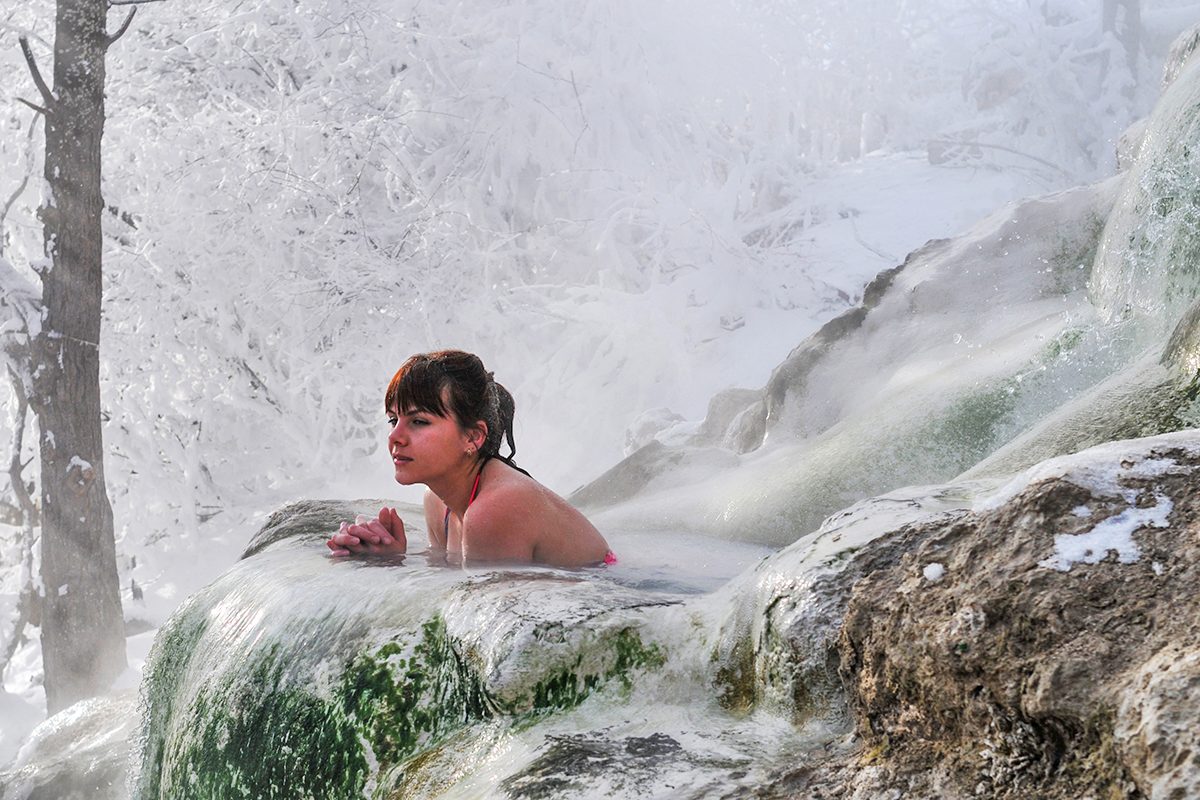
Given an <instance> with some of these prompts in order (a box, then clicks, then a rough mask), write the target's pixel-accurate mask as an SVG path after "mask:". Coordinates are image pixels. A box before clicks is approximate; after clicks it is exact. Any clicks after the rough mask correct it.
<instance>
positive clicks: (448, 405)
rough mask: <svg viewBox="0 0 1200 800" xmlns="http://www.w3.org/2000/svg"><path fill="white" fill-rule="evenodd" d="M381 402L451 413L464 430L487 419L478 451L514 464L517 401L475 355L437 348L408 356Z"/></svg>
mask: <svg viewBox="0 0 1200 800" xmlns="http://www.w3.org/2000/svg"><path fill="white" fill-rule="evenodd" d="M383 407H384V410H385V411H391V410H392V409H395V410H396V411H398V412H400V413H404V412H407V411H423V412H425V413H427V414H437V415H438V416H439V417H446V418H447V419H453V420H454V421H455V422H457V423H458V426H459V427H460V428H462V429H463V430H466V429H468V428H471V427H473V426H474V425H475V424H476V423H478V422H482V423H484V424H485V425H487V439H485V440H484V443H483V446H482V447H480V448H479V457H480V458H482V459H488V458H499V459H501V460H502V461H506V462H508V463H509V464H511V465H512V466H514V467H515V466H516V465H515V464H513V463H512V458H513V456H515V455H516V454H517V445H516V443H515V442H513V431H512V426H513V415H514V414H515V413H516V403H515V402H514V401H513V397H512V395H511V394H509V393H508V390H507V389H505V388H504V387H503V386H501V385H500V384H498V383H496V382H495V381H494V380H492V373H490V372H488V371H487V370H486V369H484V367H483V362H482V361H481V360H480V359H479V356H477V355H474V354H472V353H464V352H463V351H461V350H441V351H439V352H436V353H420V354H418V355H415V356H412V357H411V358H409V359H408V361H405V362H404V366H402V367H400V370H399V371H398V372H397V373H396V375H395V377H394V378H392V382H391V383H390V384H388V388H387V394H385V395H384V399H383ZM506 439H507V441H508V455H507V456H502V455H500V445H501V444H502V443H503V442H504V441H505V440H506ZM522 472H524V470H522Z"/></svg>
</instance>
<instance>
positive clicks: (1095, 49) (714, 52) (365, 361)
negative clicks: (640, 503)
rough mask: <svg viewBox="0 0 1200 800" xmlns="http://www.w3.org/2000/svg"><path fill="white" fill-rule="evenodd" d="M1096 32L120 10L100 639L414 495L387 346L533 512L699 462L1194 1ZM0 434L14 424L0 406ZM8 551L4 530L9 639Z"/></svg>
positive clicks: (549, 8)
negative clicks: (650, 444) (736, 416)
mask: <svg viewBox="0 0 1200 800" xmlns="http://www.w3.org/2000/svg"><path fill="white" fill-rule="evenodd" d="M1120 8H1122V9H1123V8H1124V7H1123V6H1122V7H1120ZM1102 12H1103V4H1102V3H1101V2H1100V0H1093V1H1092V2H1082V1H1081V2H1070V1H1069V0H1064V1H1061V2H1045V3H1040V2H1039V3H1027V2H986V1H985V0H980V2H949V1H948V0H947V1H946V2H940V1H938V0H925V1H924V2H917V3H905V2H892V1H891V0H880V1H878V2H876V1H875V0H869V1H868V2H861V3H856V4H854V6H853V8H851V7H850V6H849V5H847V4H846V3H844V2H834V1H833V0H828V1H824V0H823V1H822V2H813V3H805V4H800V3H785V2H769V1H766V0H764V1H763V2H736V3H735V2H721V1H720V0H690V1H689V2H686V3H685V2H675V1H673V0H665V1H664V2H660V3H655V4H646V3H638V2H633V0H578V1H575V0H572V1H571V2H561V0H559V1H558V2H545V1H544V0H536V1H534V2H524V3H513V4H505V5H501V4H494V3H487V2H474V1H471V2H466V3H461V4H453V5H441V4H427V3H420V2H389V1H388V0H361V1H358V2H355V1H353V0H321V1H319V2H303V3H294V2H289V1H287V0H247V1H245V2H235V3H215V2H196V3H164V4H156V5H152V6H147V7H145V8H143V9H142V11H141V12H140V13H139V15H138V17H137V20H136V23H135V24H134V27H133V28H132V29H131V30H130V32H129V33H128V35H127V36H125V37H124V38H123V39H122V41H121V42H120V44H119V45H118V46H116V47H114V48H113V49H112V51H111V52H110V55H109V64H108V119H107V122H106V127H105V138H104V148H105V150H104V153H105V159H106V161H105V187H104V193H105V198H106V203H107V204H108V205H109V207H110V211H111V212H112V213H111V214H109V215H108V216H107V217H106V220H105V224H106V233H107V249H106V252H105V272H106V281H107V283H106V296H105V303H106V305H105V319H104V329H103V334H102V341H101V358H102V375H101V382H102V392H103V406H104V408H103V413H104V418H105V442H106V473H107V476H108V484H109V491H110V495H111V499H112V501H113V505H114V512H115V516H116V527H117V538H118V542H117V547H118V558H119V563H120V566H121V580H122V591H123V599H124V600H125V601H126V616H127V618H128V619H138V620H143V621H144V622H145V623H146V624H147V625H150V626H154V625H157V624H161V622H162V621H163V620H165V618H166V616H167V615H168V614H169V613H170V612H171V610H172V609H173V608H174V607H175V606H176V605H177V604H178V603H179V602H180V601H181V600H182V599H183V598H184V597H186V596H187V595H188V594H189V593H190V592H191V591H193V590H194V589H196V588H198V587H199V586H201V585H203V584H204V583H206V582H207V581H208V580H209V579H211V578H212V577H213V576H214V575H215V574H216V573H217V572H219V571H220V570H221V569H223V568H224V567H225V566H227V565H228V564H230V563H232V562H233V561H234V560H235V559H236V557H237V555H238V553H239V552H240V550H241V545H242V544H243V543H244V541H245V539H246V537H247V536H248V535H249V532H250V531H251V530H252V529H253V527H254V526H255V523H256V522H258V521H261V519H262V518H264V517H265V515H267V514H269V513H270V512H271V511H272V510H274V509H275V508H277V507H278V506H280V505H282V504H283V503H285V502H288V501H290V500H294V499H297V498H304V497H340V498H357V497H391V498H396V499H400V500H412V499H415V496H416V495H414V494H413V493H411V492H410V493H408V494H406V493H405V490H402V489H400V488H399V487H396V486H395V485H394V484H392V483H391V482H390V470H388V469H387V462H386V460H385V454H384V453H383V451H382V449H381V444H382V443H383V439H384V436H385V435H386V427H385V420H384V415H383V409H382V394H383V388H384V386H385V385H386V382H387V380H388V379H389V378H390V377H391V375H392V373H393V372H394V371H395V369H396V368H397V367H398V366H399V364H400V363H401V362H402V361H403V359H404V358H406V357H407V356H408V355H410V354H412V353H414V352H421V351H427V350H431V349H438V348H450V347H453V348H460V349H466V350H471V351H473V352H476V353H478V354H479V355H480V356H481V357H482V358H483V360H484V362H485V364H487V365H488V368H489V369H491V370H494V371H495V376H496V379H497V380H498V381H499V382H501V383H503V384H504V385H505V386H507V387H508V388H509V389H510V390H511V391H512V392H513V394H514V395H515V397H516V401H517V430H516V434H517V445H518V454H517V460H518V462H519V463H521V464H522V465H523V466H525V467H526V468H528V469H530V471H531V472H533V474H534V475H535V476H537V477H538V478H539V479H541V480H542V481H543V482H545V483H547V485H549V486H551V487H552V488H554V489H556V490H558V491H560V492H563V493H566V492H569V491H571V490H572V489H574V488H576V487H577V486H579V485H581V484H584V483H586V482H588V481H590V480H592V479H593V478H595V477H596V476H598V475H599V474H601V473H602V472H604V471H605V470H606V469H608V468H609V467H611V466H612V465H613V464H614V463H615V462H617V461H618V460H619V459H620V458H621V457H622V456H624V455H625V454H627V453H628V452H630V451H631V450H632V449H635V448H636V447H637V446H639V445H640V444H644V443H645V442H646V441H648V440H649V439H650V438H653V437H655V436H658V437H661V438H663V439H666V440H669V439H670V438H671V437H672V436H680V435H684V434H686V433H688V432H690V431H692V430H694V429H695V427H696V426H698V425H699V423H700V422H701V420H702V419H703V418H704V414H705V410H706V406H707V403H708V400H709V398H710V397H711V396H712V395H714V394H715V393H717V392H718V391H721V390H724V389H728V388H731V387H746V388H757V387H760V386H762V385H763V384H764V383H765V382H766V380H767V378H768V376H769V374H770V371H771V369H772V367H773V366H774V365H775V364H777V363H779V361H781V360H782V359H783V358H784V357H785V356H786V355H787V353H788V352H789V351H790V350H791V349H792V348H793V347H794V346H795V345H796V344H798V343H799V342H800V341H801V340H802V339H803V338H804V337H805V336H806V335H808V334H809V333H811V332H812V331H813V330H815V329H816V328H817V327H818V326H819V325H820V324H821V323H823V322H825V321H826V320H828V319H830V318H832V317H833V316H835V315H837V314H838V313H840V312H842V311H844V310H845V309H847V308H849V307H851V306H853V305H854V304H856V303H857V302H858V301H859V300H860V299H861V294H862V289H863V287H864V286H865V285H866V283H867V282H868V281H869V280H870V279H871V278H872V277H874V275H875V274H876V273H878V272H879V271H880V270H882V269H887V268H889V267H893V266H895V265H896V264H898V263H900V262H901V261H903V259H904V257H905V255H906V254H907V253H908V252H909V251H911V250H912V249H915V248H916V247H918V246H920V245H922V244H923V243H924V242H925V241H927V240H928V239H930V238H936V237H946V236H952V235H954V234H956V233H959V232H960V231H962V230H964V229H966V228H967V227H969V226H970V225H971V224H972V223H973V222H974V221H975V220H977V219H978V218H980V217H982V216H983V215H985V214H986V213H988V212H990V211H993V210H994V209H996V208H998V207H1000V206H1002V205H1003V204H1004V203H1006V202H1008V201H1010V200H1013V199H1016V198H1019V197H1024V196H1029V195H1034V194H1043V193H1049V192H1053V191H1056V190H1060V189H1065V188H1067V187H1071V186H1076V185H1079V184H1084V183H1088V182H1091V181H1095V180H1098V179H1100V178H1103V177H1106V176H1109V175H1111V174H1113V173H1114V172H1115V171H1116V169H1117V162H1118V151H1119V144H1120V141H1119V140H1120V137H1121V134H1122V132H1123V131H1125V130H1126V129H1127V128H1128V127H1129V126H1130V125H1132V124H1134V123H1135V122H1136V121H1137V120H1139V119H1141V118H1142V117H1143V116H1144V115H1145V114H1146V113H1147V112H1148V111H1149V109H1150V108H1151V107H1152V105H1153V103H1154V102H1155V100H1156V99H1157V96H1158V84H1159V73H1160V71H1161V64H1162V61H1163V58H1164V56H1165V53H1166V48H1167V45H1168V44H1169V43H1170V41H1171V40H1172V39H1173V38H1174V37H1175V36H1176V35H1177V34H1178V33H1179V32H1180V31H1181V30H1183V29H1184V28H1186V27H1187V26H1189V25H1190V24H1192V23H1193V22H1195V20H1196V19H1197V18H1200V5H1197V4H1184V3H1173V2H1149V1H1148V0H1144V2H1143V3H1142V5H1141V18H1140V35H1139V36H1138V38H1137V41H1136V44H1137V50H1136V52H1133V53H1131V52H1128V51H1127V48H1126V45H1125V43H1123V41H1122V36H1124V35H1125V33H1126V32H1127V30H1128V25H1127V24H1126V23H1128V20H1124V19H1123V18H1121V25H1118V27H1117V29H1116V30H1111V31H1106V30H1105V25H1104V20H1103V13H1102ZM1121 13H1124V12H1121ZM53 16H54V15H53V5H52V4H51V3H49V2H40V1H39V2H29V3H23V4H19V7H16V8H11V9H6V10H4V11H3V12H0V41H3V43H4V46H3V47H0V76H2V77H3V85H4V86H6V87H10V88H9V91H8V92H6V95H5V97H4V98H2V99H0V104H2V106H3V112H4V113H3V116H2V117H0V120H3V126H4V135H3V137H0V198H3V199H5V200H6V201H7V203H6V205H4V206H3V207H0V211H2V212H3V218H2V223H3V227H2V230H0V246H2V248H3V250H2V251H0V256H3V258H4V259H5V260H6V261H8V262H9V263H10V264H11V265H12V267H13V268H14V269H16V270H17V271H19V272H21V273H22V274H24V275H26V276H27V277H28V278H29V280H31V281H33V280H35V277H34V272H33V266H34V265H35V264H36V263H38V261H39V259H41V258H42V257H43V254H42V252H41V251H42V234H41V227H40V224H39V223H38V220H37V216H36V209H37V207H38V206H39V205H40V204H41V203H42V202H43V201H44V198H43V197H42V192H41V191H40V189H39V186H40V180H39V178H38V176H39V175H40V174H41V162H40V151H41V132H40V126H39V125H38V121H37V118H36V115H35V113H34V112H33V111H32V110H30V109H29V108H28V107H27V106H25V105H23V104H22V103H21V102H19V98H21V97H25V98H28V97H32V96H34V93H35V90H34V88H33V85H32V81H31V80H30V78H29V75H28V72H27V70H26V68H25V65H24V63H23V61H22V59H21V56H20V53H19V50H18V48H17V47H16V39H17V36H18V35H19V34H27V35H29V36H30V39H31V41H32V42H33V44H34V47H35V50H37V51H38V52H39V54H45V53H46V52H47V51H48V48H49V45H48V43H49V42H50V41H51V40H52V36H53V31H52V24H53V23H52V20H53ZM113 18H114V19H116V13H115V12H114V15H113ZM111 23H112V20H110V24H111ZM44 57H46V58H48V56H44ZM28 176H32V178H30V179H28V180H26V179H27V177H28ZM6 313H7V311H6V309H3V308H0V333H2V334H7V333H11V332H12V331H11V330H9V329H6V328H5V327H3V326H4V325H5V324H6V320H7V319H8V317H7V316H5V314H6ZM0 405H3V406H4V409H3V413H4V414H5V415H6V418H7V419H9V421H10V422H9V424H8V425H7V426H6V428H5V429H6V430H11V429H12V428H13V427H14V425H13V423H12V417H13V415H14V414H15V401H14V399H13V397H12V396H10V394H9V393H7V390H3V391H0ZM35 442H37V437H36V436H26V437H25V452H24V453H23V455H22V456H21V457H22V460H23V461H28V460H30V459H32V458H34V457H35V451H34V446H33V443H35ZM30 472H32V469H31V470H30V471H27V473H26V477H27V478H34V479H36V478H35V477H34V476H32V475H30V474H29V473H30ZM6 481H7V478H6V477H0V502H3V503H4V504H5V505H3V506H0V509H11V508H12V507H14V500H13V492H12V487H10V486H8V485H7V483H6ZM9 521H10V522H11V521H12V518H11V517H10V519H9ZM16 531H17V528H16V526H15V525H0V534H3V535H4V536H5V537H6V538H5V542H7V543H8V544H5V547H6V551H7V552H6V555H5V561H4V564H5V565H6V569H8V574H7V577H6V578H5V581H6V582H5V584H4V589H3V592H4V594H3V596H2V597H0V600H2V601H3V602H2V603H0V606H2V607H3V614H4V615H5V617H6V618H7V617H9V616H11V606H12V604H13V602H15V594H13V590H12V586H11V584H12V582H13V581H15V580H17V578H18V576H16V575H15V571H14V570H13V569H11V568H9V565H11V564H13V563H14V558H13V557H12V552H11V551H12V550H13V546H12V544H11V543H12V541H13V539H14V538H15V536H16ZM36 663H37V650H36V642H30V643H29V644H28V645H27V646H25V647H23V648H22V649H21V651H20V652H19V655H18V657H17V659H16V660H15V661H14V662H13V664H12V665H11V667H10V669H9V670H8V671H7V672H6V686H7V687H8V689H9V691H11V692H13V693H15V694H21V695H22V696H24V697H26V698H28V702H30V703H32V704H36V702H37V701H36V699H34V698H35V696H36V686H31V683H32V682H35V681H36V677H31V675H34V676H35V675H36V669H37V667H36Z"/></svg>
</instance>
